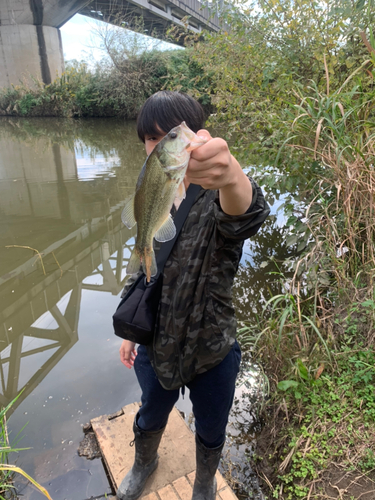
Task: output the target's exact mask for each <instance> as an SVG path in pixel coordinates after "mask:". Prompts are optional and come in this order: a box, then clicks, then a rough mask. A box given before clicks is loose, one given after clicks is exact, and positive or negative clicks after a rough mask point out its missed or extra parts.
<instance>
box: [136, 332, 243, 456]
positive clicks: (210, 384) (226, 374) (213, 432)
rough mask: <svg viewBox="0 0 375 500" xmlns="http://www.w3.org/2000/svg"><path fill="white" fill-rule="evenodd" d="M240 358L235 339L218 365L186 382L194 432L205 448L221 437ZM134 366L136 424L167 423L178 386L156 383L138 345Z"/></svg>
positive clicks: (147, 428)
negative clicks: (139, 396)
mask: <svg viewBox="0 0 375 500" xmlns="http://www.w3.org/2000/svg"><path fill="white" fill-rule="evenodd" d="M240 361H241V350H240V347H239V345H238V343H237V342H236V343H235V344H234V345H233V347H232V349H231V350H230V352H229V353H228V354H227V356H226V357H225V358H224V359H223V361H222V362H221V363H220V364H218V365H217V366H215V367H214V368H211V370H208V371H207V372H205V373H201V374H199V375H196V377H195V378H194V379H193V380H192V381H191V382H189V383H188V384H187V387H188V388H189V390H190V399H191V402H192V403H193V413H194V416H195V428H196V432H197V434H198V435H199V437H200V438H201V441H202V443H203V444H204V445H205V446H206V447H207V448H216V447H217V446H220V445H221V444H222V443H223V441H224V439H225V428H226V426H227V423H228V416H229V411H230V409H231V407H232V403H233V398H234V389H235V382H236V377H237V374H238V370H239V367H240ZM134 369H135V373H136V375H137V378H138V382H139V385H140V386H141V389H142V406H141V408H140V409H139V418H138V422H137V423H138V426H139V427H140V428H141V429H143V430H145V431H157V430H159V429H161V428H162V427H164V426H165V425H166V424H167V421H168V416H169V413H170V412H171V411H172V409H173V406H174V405H175V403H176V402H177V400H178V398H179V394H180V389H175V390H172V391H167V390H166V389H164V388H163V387H162V386H161V385H160V382H159V380H158V378H157V376H156V374H155V372H154V369H153V368H152V366H151V363H150V360H149V358H148V356H147V351H146V348H145V347H144V346H139V347H138V355H137V357H136V358H135V362H134Z"/></svg>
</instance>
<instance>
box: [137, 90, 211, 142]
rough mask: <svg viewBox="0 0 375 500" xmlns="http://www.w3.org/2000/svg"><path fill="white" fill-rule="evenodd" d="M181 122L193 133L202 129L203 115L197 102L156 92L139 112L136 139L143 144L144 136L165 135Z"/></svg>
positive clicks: (188, 97) (188, 98)
mask: <svg viewBox="0 0 375 500" xmlns="http://www.w3.org/2000/svg"><path fill="white" fill-rule="evenodd" d="M183 121H185V122H186V124H187V126H188V127H189V128H190V129H191V130H192V131H193V132H198V130H199V129H201V128H203V125H204V113H203V109H202V106H201V105H200V104H199V102H197V101H196V100H195V99H193V98H192V97H190V96H188V95H186V94H182V93H179V92H171V91H168V90H164V91H161V92H157V93H156V94H154V95H152V96H151V97H149V98H148V99H147V101H146V102H145V103H144V105H143V106H142V108H141V110H140V112H139V115H138V119H137V133H138V137H139V138H140V140H141V141H142V142H145V136H146V135H160V133H165V134H167V133H168V132H169V131H170V130H171V129H172V128H173V127H177V126H178V125H180V124H181V123H182V122H183Z"/></svg>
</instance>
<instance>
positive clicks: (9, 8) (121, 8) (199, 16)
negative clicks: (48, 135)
mask: <svg viewBox="0 0 375 500" xmlns="http://www.w3.org/2000/svg"><path fill="white" fill-rule="evenodd" d="M78 12H79V13H81V14H83V15H85V16H89V17H92V18H95V19H100V20H101V21H106V22H108V23H112V24H115V25H117V26H122V27H124V28H127V29H130V30H137V31H141V30H142V31H143V32H144V33H145V34H147V35H150V36H153V37H155V38H160V39H163V40H164V39H165V38H166V30H167V29H168V28H169V27H170V26H172V25H177V26H181V27H184V26H185V22H182V19H183V18H186V16H188V21H187V24H186V27H188V28H189V29H190V30H193V31H196V32H199V31H201V29H202V28H206V29H209V30H213V31H218V30H219V25H220V22H219V19H218V17H217V15H215V16H212V15H211V12H209V9H208V8H207V7H205V8H202V4H201V3H200V2H199V1H198V0H184V1H180V0H64V2H62V1H61V0H33V1H31V0H18V1H17V5H15V3H14V0H0V88H2V87H10V86H11V85H12V84H13V85H17V84H19V82H20V80H26V81H27V84H28V85H33V81H34V80H35V79H36V80H39V81H42V82H43V83H45V84H49V83H51V81H53V80H54V79H55V78H56V77H57V76H59V75H61V73H62V72H63V71H64V59H63V48H62V43H61V35H60V30H59V28H60V27H61V26H63V25H64V24H65V23H66V22H67V21H68V20H69V19H70V18H71V17H72V16H74V15H75V14H76V13H78ZM180 43H182V39H181V42H180Z"/></svg>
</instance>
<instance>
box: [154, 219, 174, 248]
mask: <svg viewBox="0 0 375 500" xmlns="http://www.w3.org/2000/svg"><path fill="white" fill-rule="evenodd" d="M175 236H176V226H175V225H174V222H173V219H172V217H171V215H170V214H169V215H168V217H167V218H166V219H165V221H164V222H163V225H162V226H161V227H159V229H158V230H157V231H156V234H155V240H156V241H160V242H161V243H164V242H165V241H169V240H172V239H173V238H174V237H175Z"/></svg>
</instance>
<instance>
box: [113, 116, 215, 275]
mask: <svg viewBox="0 0 375 500" xmlns="http://www.w3.org/2000/svg"><path fill="white" fill-rule="evenodd" d="M205 142H207V139H205V138H202V137H198V136H197V135H196V134H195V133H194V132H193V131H192V130H190V129H189V127H188V126H187V125H186V123H185V122H182V123H181V125H178V127H175V128H173V129H172V130H171V131H170V132H168V134H167V135H166V136H165V137H163V139H162V140H161V141H160V142H159V143H158V144H157V145H156V146H155V148H154V149H153V151H152V152H151V154H150V155H149V156H148V157H147V159H146V162H145V164H144V165H143V168H142V170H141V173H140V174H139V177H138V181H137V185H136V190H135V194H134V196H132V197H131V198H130V199H129V200H128V201H127V203H126V205H125V207H124V210H123V211H122V214H121V219H122V222H123V223H124V224H125V226H127V227H128V228H129V229H131V228H132V227H133V226H134V225H135V224H137V240H136V243H135V246H134V249H133V252H132V254H131V256H130V259H129V263H128V266H127V268H126V272H127V274H134V273H136V272H138V271H139V269H140V267H141V265H142V269H143V272H144V274H145V275H146V279H147V282H150V280H151V276H155V275H156V273H157V264H156V260H155V253H154V250H153V239H154V238H155V239H156V240H157V241H160V242H164V241H169V240H171V239H172V238H174V236H175V234H176V227H175V225H174V222H173V219H172V217H171V215H170V211H171V208H172V205H173V203H174V201H175V199H176V198H178V199H179V200H181V201H182V200H183V199H184V198H185V187H184V177H185V173H186V169H187V166H188V163H189V159H190V153H191V151H193V150H194V149H196V148H197V147H199V146H201V145H202V144H204V143H205Z"/></svg>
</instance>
